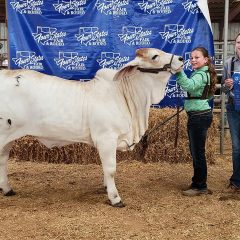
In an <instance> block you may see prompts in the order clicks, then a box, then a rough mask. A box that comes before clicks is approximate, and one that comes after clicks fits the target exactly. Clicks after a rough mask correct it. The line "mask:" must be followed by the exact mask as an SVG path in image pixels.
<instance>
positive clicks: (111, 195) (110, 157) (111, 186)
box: [97, 138, 124, 207]
mask: <svg viewBox="0 0 240 240" xmlns="http://www.w3.org/2000/svg"><path fill="white" fill-rule="evenodd" d="M103 139H107V138H103ZM116 147H117V142H116V141H115V140H112V141H111V140H109V138H108V140H107V141H103V140H101V141H100V142H97V149H98V152H99V155H100V159H101V162H102V167H103V172H104V187H106V188H107V194H108V199H109V200H110V202H111V205H112V206H114V207H124V204H123V203H122V201H121V198H120V196H119V194H118V190H117V188H116V185H115V180H114V176H115V173H116Z"/></svg>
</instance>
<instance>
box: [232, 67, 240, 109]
mask: <svg viewBox="0 0 240 240" xmlns="http://www.w3.org/2000/svg"><path fill="white" fill-rule="evenodd" d="M232 78H233V93H234V97H233V99H234V108H235V110H237V111H240V72H234V74H233V75H232Z"/></svg>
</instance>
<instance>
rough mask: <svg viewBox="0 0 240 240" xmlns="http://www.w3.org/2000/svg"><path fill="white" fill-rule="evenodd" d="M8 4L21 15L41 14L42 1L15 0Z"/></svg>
mask: <svg viewBox="0 0 240 240" xmlns="http://www.w3.org/2000/svg"><path fill="white" fill-rule="evenodd" d="M10 4H11V5H12V7H13V9H15V10H16V11H17V12H19V13H21V14H42V11H41V6H42V5H43V0H15V1H13V2H10Z"/></svg>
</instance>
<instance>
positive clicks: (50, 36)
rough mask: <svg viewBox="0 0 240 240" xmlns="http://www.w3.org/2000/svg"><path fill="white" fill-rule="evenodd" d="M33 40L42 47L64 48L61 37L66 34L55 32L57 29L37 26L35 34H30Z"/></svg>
mask: <svg viewBox="0 0 240 240" xmlns="http://www.w3.org/2000/svg"><path fill="white" fill-rule="evenodd" d="M32 36H33V37H34V39H35V40H36V41H37V42H38V43H41V44H42V45H48V46H64V42H63V37H65V36H66V32H57V28H52V27H41V26H37V32H36V33H32Z"/></svg>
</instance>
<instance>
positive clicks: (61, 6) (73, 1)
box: [53, 0, 87, 15]
mask: <svg viewBox="0 0 240 240" xmlns="http://www.w3.org/2000/svg"><path fill="white" fill-rule="evenodd" d="M86 2H87V0H58V3H54V4H53V6H54V8H55V10H56V11H58V12H59V13H62V14H63V15H84V14H85V9H84V7H83V5H85V4H86Z"/></svg>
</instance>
